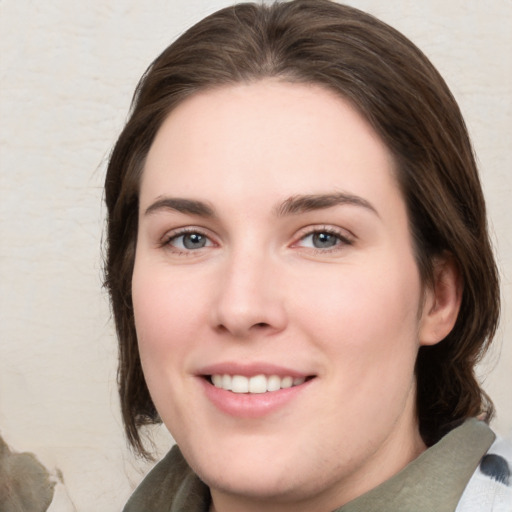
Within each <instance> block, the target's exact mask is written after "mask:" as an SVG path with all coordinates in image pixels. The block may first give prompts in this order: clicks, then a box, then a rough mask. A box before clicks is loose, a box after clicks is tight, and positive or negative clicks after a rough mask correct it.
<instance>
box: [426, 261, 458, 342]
mask: <svg viewBox="0 0 512 512" xmlns="http://www.w3.org/2000/svg"><path fill="white" fill-rule="evenodd" d="M462 289H463V285H462V282H461V278H460V273H459V269H458V268H457V265H456V264H455V261H454V259H453V257H452V256H451V255H443V256H442V257H441V258H438V259H437V260H436V261H435V263H434V279H433V283H431V284H429V285H428V288H427V289H426V290H425V300H424V303H423V310H422V315H421V321H420V327H419V342H420V345H435V344H436V343H439V342H440V341H441V340H443V339H444V338H446V336H448V334H449V333H450V331H451V330H452V329H453V326H454V325H455V322H456V321H457V316H458V314H459V309H460V303H461V300H462Z"/></svg>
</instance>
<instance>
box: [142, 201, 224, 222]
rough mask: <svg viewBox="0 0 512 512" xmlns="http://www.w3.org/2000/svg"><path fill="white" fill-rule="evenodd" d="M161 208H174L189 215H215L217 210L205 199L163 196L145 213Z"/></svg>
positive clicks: (149, 213)
mask: <svg viewBox="0 0 512 512" xmlns="http://www.w3.org/2000/svg"><path fill="white" fill-rule="evenodd" d="M161 210H174V211H176V212H179V213H185V214H189V215H199V216H200V217H215V216H216V215H215V211H214V210H213V208H212V207H211V206H209V205H208V204H207V203H205V202H203V201H196V200H194V199H184V198H181V197H162V198H160V199H157V200H156V201H155V202H154V203H152V204H151V205H150V206H148V208H146V211H145V212H144V215H151V214H152V213H155V212H158V211H161Z"/></svg>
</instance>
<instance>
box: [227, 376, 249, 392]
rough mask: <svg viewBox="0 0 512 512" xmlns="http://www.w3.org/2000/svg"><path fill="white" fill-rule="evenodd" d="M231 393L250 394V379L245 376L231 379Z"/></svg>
mask: <svg viewBox="0 0 512 512" xmlns="http://www.w3.org/2000/svg"><path fill="white" fill-rule="evenodd" d="M231 391H233V393H249V379H248V378H247V377H244V376H243V375H233V377H231Z"/></svg>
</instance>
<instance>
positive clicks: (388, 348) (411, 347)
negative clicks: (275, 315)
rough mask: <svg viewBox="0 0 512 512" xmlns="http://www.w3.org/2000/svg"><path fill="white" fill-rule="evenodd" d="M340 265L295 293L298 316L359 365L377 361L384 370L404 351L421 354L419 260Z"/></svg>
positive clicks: (378, 368)
mask: <svg viewBox="0 0 512 512" xmlns="http://www.w3.org/2000/svg"><path fill="white" fill-rule="evenodd" d="M336 270H337V271H336V272H331V275H330V277H327V276H326V277H325V278H323V279H321V280H316V282H307V280H306V281H305V282H303V283H302V286H301V289H300V290H297V292H296V293H295V294H294V296H295V297H298V299H297V314H296V317H297V318H298V319H299V321H300V322H302V323H303V325H304V326H305V325H306V323H308V324H309V330H310V331H311V332H312V333H313V332H314V333H316V334H315V336H314V337H315V339H316V340H317V343H319V344H322V345H323V348H324V349H327V350H329V352H331V353H332V354H333V357H336V358H338V359H344V360H348V361H350V363H351V364H352V365H353V368H354V369H356V368H361V366H362V365H365V364H375V366H376V371H384V369H385V367H386V364H389V365H393V364H399V362H400V361H403V358H404V357H407V358H408V359H409V360H410V359H415V357H416V351H417V330H418V310H419V302H420V296H421V286H420V281H419V276H418V273H417V270H416V265H415V263H414V261H410V260H404V261H396V262H391V263H390V262H386V260H385V259H384V258H378V259H377V261H376V264H375V265H372V264H370V263H369V262H364V264H362V265H353V266H350V267H348V266H347V267H345V268H340V269H336ZM319 283H322V285H320V286H319ZM304 328H306V327H304Z"/></svg>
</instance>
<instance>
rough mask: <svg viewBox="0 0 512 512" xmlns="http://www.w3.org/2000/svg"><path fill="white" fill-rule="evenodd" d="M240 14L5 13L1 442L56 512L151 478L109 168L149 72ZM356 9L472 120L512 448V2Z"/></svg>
mask: <svg viewBox="0 0 512 512" xmlns="http://www.w3.org/2000/svg"><path fill="white" fill-rule="evenodd" d="M226 3H227V2H226V1H224V0H218V1H217V0H167V1H164V0H150V1H144V2H143V1H140V0H126V1H122V0H118V1H114V0H90V1H87V2H83V1H79V0H48V1H47V2H34V1H29V0H0V34H1V42H0V44H1V47H0V56H1V68H0V77H1V88H0V93H1V97H0V100H1V107H0V119H1V136H0V143H1V154H0V157H1V162H0V163H1V168H0V435H1V436H2V437H3V438H4V439H5V440H6V442H7V443H8V444H9V445H10V446H11V448H12V449H13V450H17V451H30V452H33V453H34V454H35V455H36V456H37V457H38V459H39V460H40V461H41V462H43V463H44V465H45V466H46V467H47V468H48V469H49V470H50V471H51V473H52V475H53V477H54V478H55V479H56V480H58V477H59V475H60V474H62V476H63V479H62V480H63V481H60V480H58V484H57V487H56V496H55V499H54V502H53V504H52V505H51V507H50V510H51V511H54V512H55V511H58V512H62V511H66V512H67V511H73V510H76V511H80V512H87V511H107V510H109V511H110V510H119V509H120V508H121V504H122V503H124V501H125V500H126V498H127V496H128V495H129V493H130V491H131V489H132V488H133V487H134V486H135V485H136V483H137V482H138V481H140V479H141V478H142V475H143V472H144V471H146V470H147V466H146V465H144V464H140V463H138V462H137V461H135V460H134V458H133V457H132V456H131V455H130V453H129V451H128V450H127V449H126V446H125V441H124V438H123V433H122V427H121V422H120V418H119V413H118V401H117V396H116V385H115V358H116V347H115V339H114V335H113V328H112V323H111V322H110V319H109V311H108V304H107V300H106V296H105V293H104V292H103V291H102V289H101V279H102V278H101V257H100V247H101V238H102V229H103V217H104V213H105V212H104V207H103V205H102V180H103V177H104V169H105V159H106V156H107V155H108V152H109V150H110V148H111V146H112V144H113V142H114V140H115V137H116V135H117V134H118V132H119V131H120V129H121V127H122V125H123V121H124V119H125V117H126V114H127V111H128V107H129V102H130V99H131V94H132V92H133V89H134V87H135V84H136V82H137V80H138V78H139V77H140V75H141V74H142V72H143V71H144V70H145V68H146V66H147V65H148V64H149V62H150V61H151V60H152V59H153V58H154V57H155V56H156V55H157V53H159V52H160V51H161V50H162V49H163V48H164V47H165V46H166V45H167V44H168V43H169V42H170V41H171V40H173V39H174V38H175V37H176V36H177V35H179V34H180V33H181V32H182V31H183V30H184V29H185V28H186V27H188V26H190V25H191V24H192V23H193V22H195V21H197V20H198V19H200V18H201V17H203V16H204V15H205V14H207V13H209V12H212V11H213V10H215V9H217V8H219V7H221V6H224V5H226ZM349 3H351V4H352V5H354V6H357V7H360V8H362V9H364V10H367V11H369V12H371V13H373V14H375V15H377V16H378V17H381V18H382V19H384V20H385V21H387V22H389V23H390V24H392V25H393V26H395V27H396V28H398V29H399V30H401V31H403V32H404V33H405V34H406V35H407V36H409V37H410V38H411V39H412V40H413V41H414V42H416V43H417V44H418V46H420V48H422V49H423V50H424V51H425V53H426V54H427V55H428V56H429V57H430V58H431V59H432V60H433V62H434V63H435V64H436V65H437V67H438V68H439V70H440V71H441V73H442V74H443V75H444V76H445V78H446V80H447V82H448V84H449V85H450V87H451V88H452V90H453V92H454V94H455V96H456V98H457V99H458V101H459V103H460V106H461V108H462V110H463V112H464V114H465V116H466V120H467V123H468V126H469V130H470V132H471V134H472V137H473V141H474V145H475V149H476V152H477V154H478V157H479V161H480V164H481V173H482V179H483V184H484V189H485V193H486V195H487V200H488V204H489V216H490V223H491V229H492V232H493V238H494V242H495V245H496V250H497V254H498V261H499V265H500V269H501V272H502V276H503V302H504V309H503V319H502V325H501V330H500V332H499V335H498V339H497V344H496V348H495V350H494V351H493V353H492V354H491V356H490V357H489V358H488V359H487V360H486V363H485V364H484V365H483V367H482V368H481V373H482V375H483V376H485V377H486V379H485V386H486V389H488V391H489V392H490V394H491V395H492V397H493V398H494V400H495V402H496V405H497V409H498V416H497V418H496V420H495V422H494V427H495V429H496V430H497V431H498V432H500V433H501V434H503V435H506V436H511V435H512V393H511V392H510V389H512V386H511V384H512V379H511V373H512V339H511V338H512V325H511V318H512V311H511V309H512V308H511V304H512V285H511V279H512V215H511V214H510V203H511V199H512V170H511V168H512V148H511V146H512V138H511V134H512V57H511V56H512V31H511V30H510V27H512V1H511V0H488V1H486V2H484V1H480V0H390V1H388V2H383V1H381V0H353V1H351V2H349ZM491 369H493V372H492V373H490V370H491ZM157 434H158V437H159V438H160V441H159V442H160V446H161V449H165V448H166V447H167V445H168V443H169V442H170V440H169V439H168V437H167V436H166V435H165V434H163V433H162V432H160V431H158V432H157Z"/></svg>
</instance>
